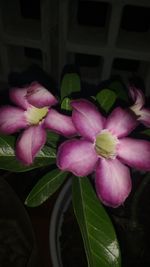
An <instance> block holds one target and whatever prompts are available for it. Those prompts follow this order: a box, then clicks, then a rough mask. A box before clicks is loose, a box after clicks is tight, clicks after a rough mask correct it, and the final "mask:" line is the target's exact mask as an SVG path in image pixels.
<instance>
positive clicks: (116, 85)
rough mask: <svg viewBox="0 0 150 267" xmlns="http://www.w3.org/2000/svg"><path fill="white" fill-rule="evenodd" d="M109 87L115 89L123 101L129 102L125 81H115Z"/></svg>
mask: <svg viewBox="0 0 150 267" xmlns="http://www.w3.org/2000/svg"><path fill="white" fill-rule="evenodd" d="M108 89H110V90H113V91H114V92H115V93H116V95H117V98H120V99H122V100H123V101H125V102H127V101H128V93H127V90H126V89H125V86H124V85H123V83H121V82H120V81H113V82H111V83H110V84H109V85H108Z"/></svg>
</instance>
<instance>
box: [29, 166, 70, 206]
mask: <svg viewBox="0 0 150 267" xmlns="http://www.w3.org/2000/svg"><path fill="white" fill-rule="evenodd" d="M67 174H68V173H67V172H62V171H60V170H58V169H55V170H53V171H51V172H49V173H47V174H46V175H44V176H43V177H42V178H41V179H40V180H39V181H38V182H37V184H36V185H35V186H34V188H33V189H32V191H31V192H30V194H29V195H28V197H27V199H26V201H25V204H26V205H27V206H29V207H36V206H38V205H40V204H42V203H43V202H44V201H46V200H47V199H48V198H49V197H50V196H51V195H52V194H53V193H54V192H55V191H56V190H57V189H58V188H59V187H60V186H61V185H62V183H63V182H64V181H65V179H66V177H67Z"/></svg>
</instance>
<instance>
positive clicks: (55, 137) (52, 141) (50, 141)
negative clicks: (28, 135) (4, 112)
mask: <svg viewBox="0 0 150 267" xmlns="http://www.w3.org/2000/svg"><path fill="white" fill-rule="evenodd" d="M59 138H60V135H59V134H57V133H53V132H50V131H47V140H46V144H47V145H48V146H51V147H53V148H56V147H57V144H58V141H59Z"/></svg>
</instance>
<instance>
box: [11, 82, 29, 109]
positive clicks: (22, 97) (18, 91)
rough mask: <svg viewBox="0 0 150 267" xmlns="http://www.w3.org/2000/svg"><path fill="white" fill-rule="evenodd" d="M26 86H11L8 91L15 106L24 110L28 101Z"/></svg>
mask: <svg viewBox="0 0 150 267" xmlns="http://www.w3.org/2000/svg"><path fill="white" fill-rule="evenodd" d="M26 94H27V87H24V88H11V89H10V91H9V97H10V99H11V101H12V102H13V103H14V104H16V105H17V106H19V107H21V108H23V109H24V110H26V109H27V108H28V106H29V103H28V101H27V99H26Z"/></svg>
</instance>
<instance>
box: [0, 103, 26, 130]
mask: <svg viewBox="0 0 150 267" xmlns="http://www.w3.org/2000/svg"><path fill="white" fill-rule="evenodd" d="M27 125H28V124H27V121H26V118H25V111H24V110H22V109H20V108H17V107H12V106H3V107H1V108H0V132H1V133H4V134H12V133H15V132H18V131H19V130H20V129H24V128H26V127H27Z"/></svg>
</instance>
